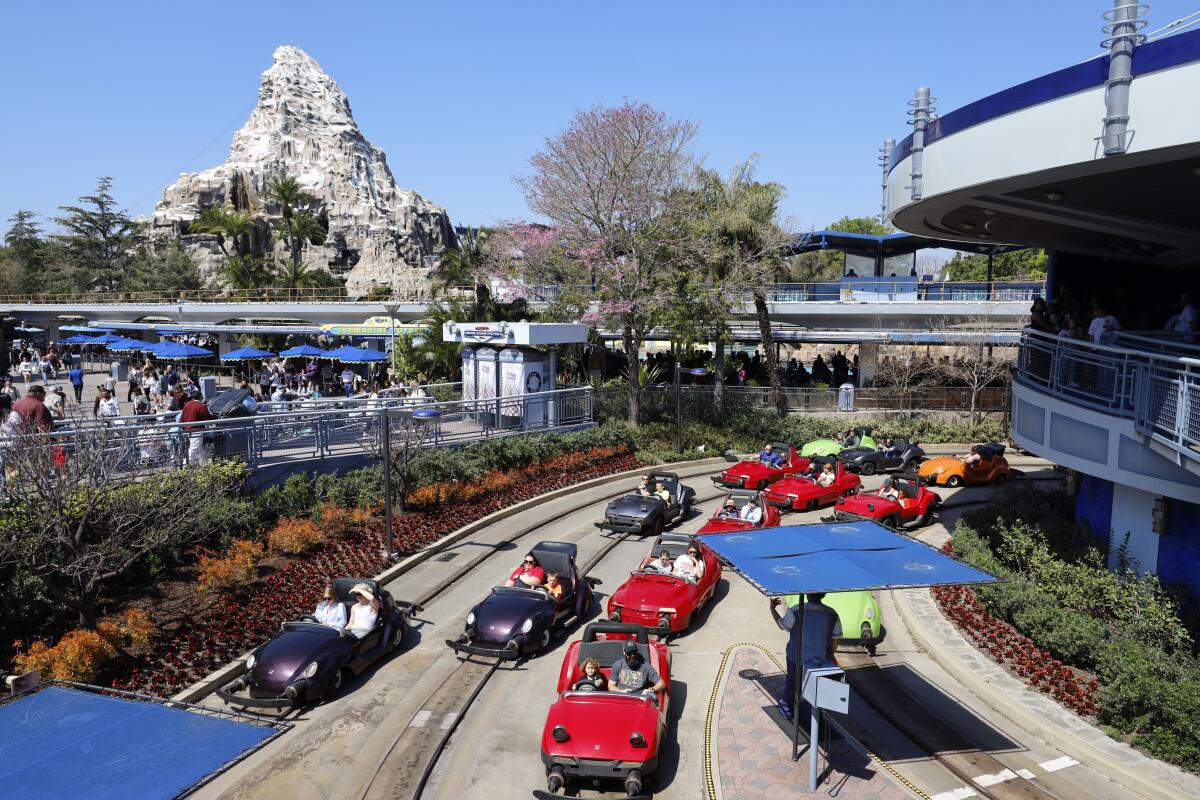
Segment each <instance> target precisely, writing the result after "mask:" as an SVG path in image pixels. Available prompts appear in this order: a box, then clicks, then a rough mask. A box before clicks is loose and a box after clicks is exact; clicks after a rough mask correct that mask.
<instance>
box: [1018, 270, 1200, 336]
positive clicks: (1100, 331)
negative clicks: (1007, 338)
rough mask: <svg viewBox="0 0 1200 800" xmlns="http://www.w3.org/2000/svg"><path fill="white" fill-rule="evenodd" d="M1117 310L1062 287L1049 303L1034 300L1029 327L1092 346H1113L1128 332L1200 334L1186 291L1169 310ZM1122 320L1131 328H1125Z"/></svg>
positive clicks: (1199, 320)
mask: <svg viewBox="0 0 1200 800" xmlns="http://www.w3.org/2000/svg"><path fill="white" fill-rule="evenodd" d="M1117 310H1118V309H1117V308H1116V307H1114V306H1112V305H1110V304H1109V303H1108V302H1106V301H1105V300H1104V299H1103V298H1101V297H1099V296H1097V295H1092V296H1091V297H1089V298H1084V297H1081V296H1080V295H1078V294H1077V293H1075V292H1073V291H1072V289H1071V287H1069V286H1067V285H1063V286H1060V287H1059V289H1058V294H1057V295H1056V296H1055V297H1054V299H1053V300H1051V301H1050V302H1046V300H1045V298H1042V297H1036V298H1034V300H1033V305H1032V306H1031V307H1030V309H1029V327H1030V328H1032V329H1033V330H1036V331H1041V332H1042V333H1052V334H1055V335H1057V336H1065V337H1067V338H1070V339H1080V340H1086V341H1090V342H1092V343H1093V344H1113V342H1114V339H1115V335H1116V334H1117V333H1118V332H1119V331H1122V330H1126V329H1129V330H1140V331H1158V330H1163V331H1167V332H1170V333H1185V334H1186V333H1194V332H1196V331H1197V330H1200V313H1197V311H1196V306H1195V304H1194V302H1193V300H1192V295H1191V293H1190V292H1187V291H1184V292H1181V293H1180V294H1179V295H1178V300H1177V302H1176V303H1175V304H1174V305H1172V306H1169V307H1164V306H1159V307H1145V306H1140V307H1136V308H1134V307H1130V308H1128V309H1120V313H1119V314H1118V313H1114V312H1115V311H1117ZM1122 318H1125V319H1126V321H1127V322H1128V323H1130V324H1129V325H1125V324H1122V322H1121V319H1122Z"/></svg>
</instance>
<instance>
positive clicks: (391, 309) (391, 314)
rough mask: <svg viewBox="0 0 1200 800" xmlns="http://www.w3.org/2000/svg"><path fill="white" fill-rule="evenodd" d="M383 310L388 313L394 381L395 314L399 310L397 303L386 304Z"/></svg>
mask: <svg viewBox="0 0 1200 800" xmlns="http://www.w3.org/2000/svg"><path fill="white" fill-rule="evenodd" d="M383 310H384V311H386V312H388V337H389V338H390V339H391V342H392V380H395V379H396V312H397V311H399V310H400V304H399V303H386V304H384V306H383Z"/></svg>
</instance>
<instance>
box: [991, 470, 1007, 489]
mask: <svg viewBox="0 0 1200 800" xmlns="http://www.w3.org/2000/svg"><path fill="white" fill-rule="evenodd" d="M1006 480H1008V476H1007V475H1005V474H1004V473H1003V472H1001V473H1000V474H999V475H997V476H996V480H995V481H993V483H995V484H996V485H997V486H999V485H1000V484H1002V483H1004V482H1005V481H1006Z"/></svg>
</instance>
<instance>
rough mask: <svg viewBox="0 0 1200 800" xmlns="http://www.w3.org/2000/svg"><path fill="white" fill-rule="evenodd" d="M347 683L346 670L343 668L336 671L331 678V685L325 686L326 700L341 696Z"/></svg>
mask: <svg viewBox="0 0 1200 800" xmlns="http://www.w3.org/2000/svg"><path fill="white" fill-rule="evenodd" d="M345 682H346V670H344V669H341V668H339V669H336V670H334V672H333V674H332V675H330V676H329V683H327V684H326V685H325V697H326V699H329V698H332V697H337V696H338V695H339V694H341V691H342V684H343V683H345Z"/></svg>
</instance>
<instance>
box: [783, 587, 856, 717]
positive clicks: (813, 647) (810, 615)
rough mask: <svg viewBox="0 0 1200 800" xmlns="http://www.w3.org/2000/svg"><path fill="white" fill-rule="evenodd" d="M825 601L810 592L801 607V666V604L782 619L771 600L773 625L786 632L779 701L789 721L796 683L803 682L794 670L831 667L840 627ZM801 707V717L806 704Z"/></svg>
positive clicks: (820, 594) (835, 613)
mask: <svg viewBox="0 0 1200 800" xmlns="http://www.w3.org/2000/svg"><path fill="white" fill-rule="evenodd" d="M799 599H800V598H797V600H799ZM824 599H825V595H824V593H820V592H813V593H810V594H809V595H808V602H807V603H805V604H804V609H803V611H804V633H803V636H804V641H803V642H801V643H800V664H799V665H797V664H796V661H795V658H796V649H797V648H796V639H797V637H798V636H799V635H800V630H799V629H800V626H798V625H796V618H797V617H798V616H799V614H800V611H801V608H800V604H799V603H798V602H797V604H796V605H793V606H792V607H791V608H789V609H788V611H787V613H786V614H784V615H783V616H782V617H781V616H780V615H779V610H778V609H779V604H780V601H779V598H778V597H773V598H771V616H772V617H774V618H775V624H776V625H778V626H779V627H780V628H781V629H783V630H785V631H787V633H788V644H787V677H786V679H785V680H784V686H783V697H781V698H779V713H780V714H782V715H783V716H784V718H785V719H791V718H792V711H793V709H792V701H793V699H794V698H795V696H796V681H797V680H802V679H803V671H802V669H797V667H798V666H799V667H801V668H803V669H807V668H809V667H812V668H817V667H821V666H830V665H832V664H833V640H834V638H835V637H838V636H841V634H842V628H841V625H840V623H839V622H838V615H837V612H836V611H834V610H833V609H832V608H830V607H829V606H827V605H825V604H824V603H822V602H821V601H822V600H824ZM801 706H802V707H801V709H800V710H801V715H802V716H803V714H804V713H806V712H807V706H808V703H807V702H805V701H801Z"/></svg>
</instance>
